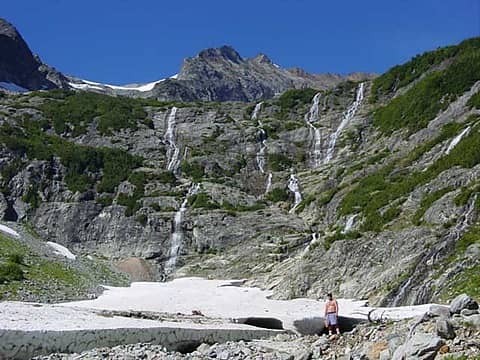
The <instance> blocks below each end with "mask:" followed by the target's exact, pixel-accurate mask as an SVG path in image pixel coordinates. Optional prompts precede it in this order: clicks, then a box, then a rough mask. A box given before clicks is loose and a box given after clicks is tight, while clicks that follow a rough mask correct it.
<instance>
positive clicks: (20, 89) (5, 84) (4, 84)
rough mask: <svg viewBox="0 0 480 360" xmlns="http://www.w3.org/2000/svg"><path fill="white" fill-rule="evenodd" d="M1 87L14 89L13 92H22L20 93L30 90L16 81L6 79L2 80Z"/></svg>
mask: <svg viewBox="0 0 480 360" xmlns="http://www.w3.org/2000/svg"><path fill="white" fill-rule="evenodd" d="M0 88H3V89H5V90H8V91H12V92H20V93H23V92H28V91H29V90H28V89H25V88H24V87H21V86H20V85H17V84H15V83H10V82H4V81H0Z"/></svg>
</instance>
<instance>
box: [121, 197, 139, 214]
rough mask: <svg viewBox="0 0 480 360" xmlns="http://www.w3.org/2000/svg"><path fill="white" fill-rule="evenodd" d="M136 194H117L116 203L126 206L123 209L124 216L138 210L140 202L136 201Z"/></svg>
mask: <svg viewBox="0 0 480 360" xmlns="http://www.w3.org/2000/svg"><path fill="white" fill-rule="evenodd" d="M138 198H139V197H138V196H136V195H127V194H119V195H118V198H117V203H118V204H119V205H123V206H126V209H125V216H132V215H134V214H135V213H136V212H137V211H138V210H140V207H141V204H140V201H138Z"/></svg>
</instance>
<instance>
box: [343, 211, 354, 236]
mask: <svg viewBox="0 0 480 360" xmlns="http://www.w3.org/2000/svg"><path fill="white" fill-rule="evenodd" d="M357 215H358V214H355V215H351V216H349V218H348V219H347V222H346V223H345V228H344V229H343V231H342V233H343V234H346V233H347V232H349V231H350V230H352V228H353V225H354V224H355V218H356V217H357Z"/></svg>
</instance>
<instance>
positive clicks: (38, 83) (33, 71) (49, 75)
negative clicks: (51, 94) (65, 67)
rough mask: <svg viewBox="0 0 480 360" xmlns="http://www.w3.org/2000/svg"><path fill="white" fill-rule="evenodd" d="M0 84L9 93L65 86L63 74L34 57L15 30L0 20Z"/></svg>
mask: <svg viewBox="0 0 480 360" xmlns="http://www.w3.org/2000/svg"><path fill="white" fill-rule="evenodd" d="M0 83H1V87H3V88H7V89H9V90H16V89H24V90H40V89H53V88H56V87H65V86H66V81H65V78H64V77H63V75H61V74H60V73H58V72H57V71H56V70H55V69H53V68H51V67H49V66H47V65H45V64H43V63H42V62H41V60H40V58H39V57H38V56H34V55H33V54H32V52H31V50H30V48H29V47H28V45H27V43H26V42H25V40H23V38H22V36H21V35H20V33H19V32H18V31H17V29H16V28H15V27H14V26H13V25H12V24H10V23H9V22H8V21H6V20H5V19H0Z"/></svg>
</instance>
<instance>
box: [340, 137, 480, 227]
mask: <svg viewBox="0 0 480 360" xmlns="http://www.w3.org/2000/svg"><path fill="white" fill-rule="evenodd" d="M479 148H480V133H479V132H478V129H477V128H474V129H473V130H472V131H471V132H470V134H469V135H468V136H466V137H464V138H463V139H462V140H461V141H460V143H459V144H458V145H457V146H456V147H455V148H453V150H452V151H451V152H450V153H449V154H448V155H445V156H443V157H441V158H439V159H438V160H437V161H435V163H433V164H432V165H431V166H429V167H428V168H426V169H424V170H423V171H415V172H404V173H402V172H401V171H400V172H399V171H398V170H397V171H396V172H393V170H394V169H395V165H396V166H397V167H398V165H399V164H401V163H402V162H401V161H400V162H398V161H397V162H396V163H395V164H389V165H387V166H385V167H383V168H381V169H380V170H378V171H377V172H375V173H373V174H371V175H368V176H366V177H364V178H363V179H361V180H360V181H359V183H358V185H357V186H356V187H355V188H354V189H352V191H350V192H349V193H348V194H347V195H346V196H345V197H344V198H343V200H342V202H341V204H340V208H339V215H348V214H352V213H354V212H358V211H362V212H363V213H364V218H365V221H364V223H363V225H362V230H364V231H368V230H374V231H379V230H381V226H383V224H384V223H385V221H386V220H387V219H385V218H384V217H382V216H381V215H380V214H379V210H380V209H381V208H383V207H385V206H387V205H388V204H389V203H391V202H392V201H393V200H395V199H399V198H401V197H404V196H406V195H407V194H409V193H410V192H412V191H413V190H414V189H415V188H416V187H417V186H420V185H423V184H426V183H427V182H429V181H431V180H432V179H434V178H435V177H437V176H438V175H439V174H440V173H441V172H443V171H445V170H447V169H450V168H451V167H453V166H460V167H463V168H472V167H473V166H475V165H476V164H478V163H480V152H478V151H477V149H479ZM411 158H412V156H411V154H410V155H409V156H407V160H409V159H411ZM407 164H408V161H407Z"/></svg>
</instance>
